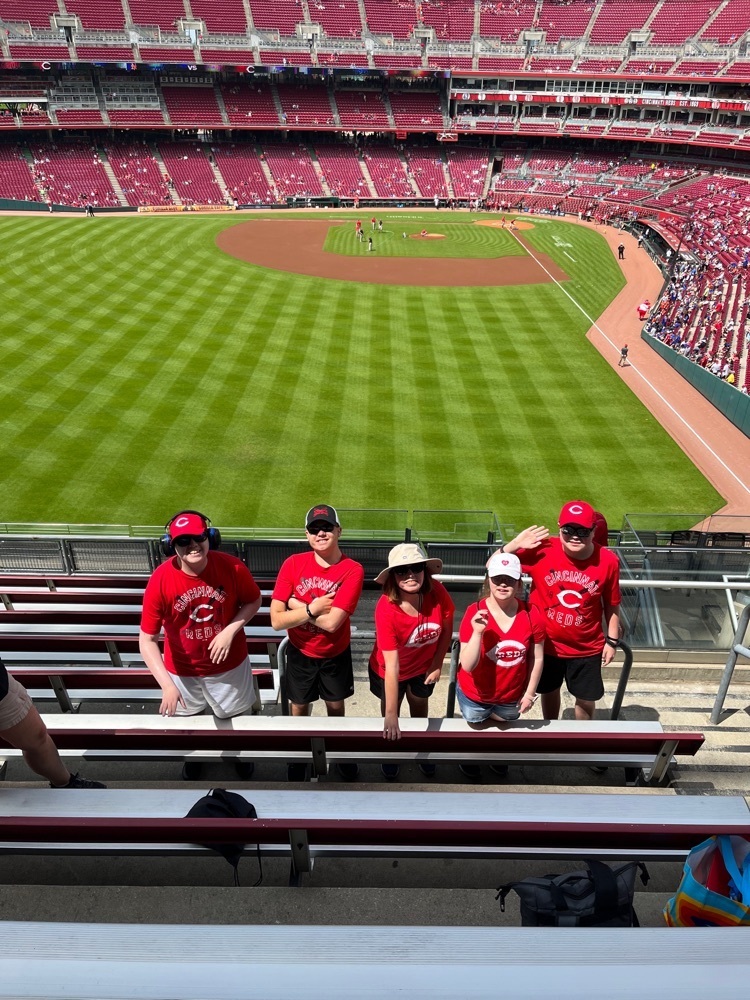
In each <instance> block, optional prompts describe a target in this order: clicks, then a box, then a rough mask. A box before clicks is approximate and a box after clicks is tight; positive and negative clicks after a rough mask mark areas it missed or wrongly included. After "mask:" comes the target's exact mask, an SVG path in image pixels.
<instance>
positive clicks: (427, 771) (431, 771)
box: [419, 760, 435, 778]
mask: <svg viewBox="0 0 750 1000" xmlns="http://www.w3.org/2000/svg"><path fill="white" fill-rule="evenodd" d="M419 770H420V771H421V772H422V774H423V775H424V776H425V778H434V777H435V765H434V764H430V763H429V762H428V761H424V760H423V761H420V764H419Z"/></svg>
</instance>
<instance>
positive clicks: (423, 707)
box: [406, 688, 430, 719]
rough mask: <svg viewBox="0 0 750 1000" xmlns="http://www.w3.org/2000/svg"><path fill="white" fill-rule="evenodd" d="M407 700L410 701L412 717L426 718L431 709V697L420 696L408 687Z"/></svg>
mask: <svg viewBox="0 0 750 1000" xmlns="http://www.w3.org/2000/svg"><path fill="white" fill-rule="evenodd" d="M406 700H407V702H408V703H409V714H410V715H411V717H412V719H426V718H427V712H428V711H429V707H430V701H429V698H418V697H417V695H415V694H412V692H411V690H410V688H407V689H406Z"/></svg>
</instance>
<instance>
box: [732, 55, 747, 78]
mask: <svg viewBox="0 0 750 1000" xmlns="http://www.w3.org/2000/svg"><path fill="white" fill-rule="evenodd" d="M726 76H728V77H731V78H732V79H735V80H748V79H750V62H742V60H741V59H738V60H737V62H734V63H732V65H731V66H730V67H729V69H728V70H727V72H726Z"/></svg>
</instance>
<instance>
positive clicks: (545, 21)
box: [538, 0, 596, 42]
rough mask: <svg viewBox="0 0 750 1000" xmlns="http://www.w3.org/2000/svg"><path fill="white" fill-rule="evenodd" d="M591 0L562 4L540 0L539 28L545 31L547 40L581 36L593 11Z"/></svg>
mask: <svg viewBox="0 0 750 1000" xmlns="http://www.w3.org/2000/svg"><path fill="white" fill-rule="evenodd" d="M595 6H596V5H595V4H594V2H593V0H590V2H587V3H574V4H569V5H564V4H560V3H556V2H555V0H542V6H541V9H540V11H539V19H538V20H539V24H538V26H539V28H540V29H541V30H542V31H546V32H547V41H548V42H558V41H559V40H560V39H561V38H582V37H583V35H584V33H585V31H586V29H587V28H588V26H589V22H590V21H591V18H592V16H593V13H594V9H595Z"/></svg>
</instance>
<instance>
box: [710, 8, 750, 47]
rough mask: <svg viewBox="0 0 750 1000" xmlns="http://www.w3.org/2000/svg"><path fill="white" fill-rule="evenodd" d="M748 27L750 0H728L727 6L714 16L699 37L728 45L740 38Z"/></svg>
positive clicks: (749, 24)
mask: <svg viewBox="0 0 750 1000" xmlns="http://www.w3.org/2000/svg"><path fill="white" fill-rule="evenodd" d="M748 29H750V0H729V3H728V4H727V6H726V7H725V8H724V9H723V10H722V11H721V12H720V13H719V14H717V16H716V17H715V18H714V20H713V21H712V22H711V24H710V25H709V26H708V27H707V28H706V30H705V31H704V32H703V33H702V35H701V38H702V39H703V38H705V39H710V40H711V41H717V42H722V43H723V44H724V45H729V44H730V43H732V42H735V41H737V39H739V38H742V36H743V35H744V34H745V32H746V31H747V30H748Z"/></svg>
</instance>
